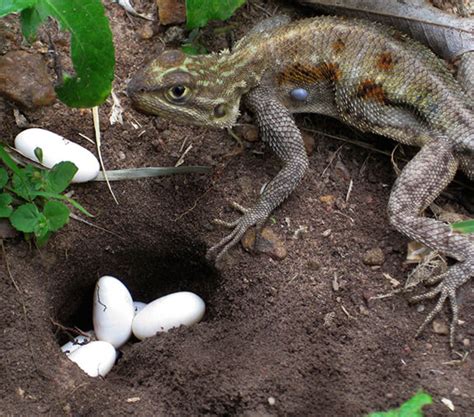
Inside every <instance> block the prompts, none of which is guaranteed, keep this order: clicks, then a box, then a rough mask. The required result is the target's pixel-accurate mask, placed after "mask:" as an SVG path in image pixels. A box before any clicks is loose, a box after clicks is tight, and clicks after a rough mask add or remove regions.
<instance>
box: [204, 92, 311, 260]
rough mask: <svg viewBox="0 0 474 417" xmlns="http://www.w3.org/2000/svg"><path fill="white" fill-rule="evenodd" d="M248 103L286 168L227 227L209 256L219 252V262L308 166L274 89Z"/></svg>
mask: <svg viewBox="0 0 474 417" xmlns="http://www.w3.org/2000/svg"><path fill="white" fill-rule="evenodd" d="M245 102H246V104H247V106H248V108H249V109H250V110H251V111H252V112H254V113H255V115H256V119H257V125H258V127H259V129H260V134H261V136H262V140H263V141H264V142H266V143H268V145H269V146H270V148H271V149H272V150H273V151H274V152H275V154H276V155H277V156H278V157H279V158H280V159H281V161H282V162H283V168H282V169H281V170H280V172H278V174H277V175H276V176H275V178H273V179H272V180H271V181H270V182H269V183H268V184H267V186H266V187H265V190H264V191H263V193H262V195H261V196H260V198H259V200H258V201H257V204H256V205H255V206H254V207H253V208H251V209H250V210H246V211H245V212H244V214H243V215H242V217H240V218H239V219H238V220H236V221H235V222H233V223H229V224H228V225H229V226H231V227H233V230H232V232H231V233H230V234H229V235H227V236H226V237H225V238H224V239H222V240H221V241H220V242H219V243H218V244H217V245H215V246H213V247H212V248H210V249H209V252H208V255H209V256H211V257H212V256H213V255H214V253H217V256H216V262H218V261H219V260H220V259H221V258H222V256H223V255H224V254H225V253H226V252H227V251H228V250H229V249H230V248H232V247H233V246H234V245H236V244H237V243H238V242H239V240H240V239H241V238H242V236H243V235H244V233H245V232H246V231H247V229H248V228H250V227H251V226H253V225H257V227H258V228H260V227H261V226H262V225H263V223H264V222H265V220H266V219H267V218H268V216H269V215H270V213H271V212H272V211H273V210H274V209H275V208H276V207H278V206H279V205H280V204H281V203H282V202H283V200H285V199H286V198H287V197H288V196H289V195H290V194H291V192H292V191H293V190H294V189H295V187H296V186H297V185H298V183H299V182H300V181H301V178H302V177H303V175H304V172H305V171H306V168H307V167H308V157H307V155H306V151H305V149H304V145H303V140H302V138H301V132H300V131H299V130H298V128H297V127H296V124H295V122H294V120H293V117H292V116H291V114H290V112H289V111H288V110H287V109H286V107H284V106H283V105H282V104H281V103H280V102H279V101H278V100H277V99H276V98H275V97H273V95H272V92H271V90H269V89H267V88H264V87H257V88H255V89H254V90H252V91H250V92H249V93H248V94H247V95H246V96H245Z"/></svg>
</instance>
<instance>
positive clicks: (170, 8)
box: [156, 0, 186, 25]
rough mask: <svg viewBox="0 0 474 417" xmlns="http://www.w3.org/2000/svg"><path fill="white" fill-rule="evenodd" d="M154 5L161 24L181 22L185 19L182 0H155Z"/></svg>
mask: <svg viewBox="0 0 474 417" xmlns="http://www.w3.org/2000/svg"><path fill="white" fill-rule="evenodd" d="M156 5H157V7H158V16H159V18H160V23H161V24H162V25H171V24H173V23H183V22H184V21H185V20H186V8H185V1H184V0H156Z"/></svg>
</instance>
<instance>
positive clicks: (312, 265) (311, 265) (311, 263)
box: [306, 259, 321, 271]
mask: <svg viewBox="0 0 474 417" xmlns="http://www.w3.org/2000/svg"><path fill="white" fill-rule="evenodd" d="M306 266H307V267H308V269H311V270H312V271H317V270H318V269H319V268H321V263H320V262H319V261H318V260H317V259H310V260H309V261H308V263H307V264H306Z"/></svg>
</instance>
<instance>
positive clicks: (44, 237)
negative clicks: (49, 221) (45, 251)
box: [35, 230, 51, 248]
mask: <svg viewBox="0 0 474 417" xmlns="http://www.w3.org/2000/svg"><path fill="white" fill-rule="evenodd" d="M50 236H51V232H50V231H48V230H45V231H44V232H43V233H42V234H41V235H40V236H37V235H35V237H36V245H37V246H38V247H39V248H42V247H43V246H44V245H46V243H47V242H48V239H49V237H50Z"/></svg>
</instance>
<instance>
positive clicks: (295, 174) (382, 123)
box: [128, 17, 474, 345]
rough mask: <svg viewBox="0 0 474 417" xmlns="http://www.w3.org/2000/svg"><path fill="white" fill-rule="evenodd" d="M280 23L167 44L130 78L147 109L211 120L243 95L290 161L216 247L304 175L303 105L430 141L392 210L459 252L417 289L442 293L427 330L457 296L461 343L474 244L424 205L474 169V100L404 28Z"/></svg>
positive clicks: (219, 120) (229, 115) (428, 239)
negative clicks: (207, 42) (204, 48)
mask: <svg viewBox="0 0 474 417" xmlns="http://www.w3.org/2000/svg"><path fill="white" fill-rule="evenodd" d="M270 26H271V25H261V26H259V27H258V28H256V29H255V30H253V31H251V32H250V33H249V35H248V36H246V37H244V38H243V39H242V40H241V41H239V42H238V43H237V45H236V46H235V48H234V50H233V51H232V52H230V51H227V50H225V51H222V52H220V53H218V54H211V55H206V56H194V57H187V56H185V55H184V54H182V53H181V52H178V51H168V52H165V53H163V54H162V55H161V56H159V57H158V58H157V59H155V60H154V61H152V62H151V63H150V64H149V65H148V66H146V67H145V68H143V69H142V70H141V71H140V72H138V73H137V74H136V75H135V76H134V78H133V79H132V81H131V82H130V84H129V88H128V92H129V95H130V97H131V99H132V101H133V103H134V105H135V106H136V107H137V108H138V109H139V110H141V111H144V112H148V113H151V114H156V115H161V116H164V117H168V118H170V119H173V120H175V121H177V122H184V123H191V124H198V125H205V126H210V127H219V128H222V127H231V126H232V125H233V124H234V123H235V122H236V119H237V117H238V115H239V106H240V101H241V98H242V97H243V98H244V101H245V102H246V104H247V106H248V108H249V109H250V110H251V111H252V112H254V113H255V115H256V119H257V124H258V125H259V128H260V132H261V136H262V139H263V140H264V141H265V142H266V143H267V144H268V145H269V146H270V147H271V148H272V150H273V151H274V152H275V153H276V154H277V156H278V157H279V158H280V159H281V161H282V163H283V167H282V169H281V170H280V172H279V173H278V174H277V175H276V177H275V178H274V179H273V180H272V181H271V182H270V183H269V184H268V185H267V186H266V188H265V190H264V192H263V193H262V195H261V196H260V199H259V200H258V202H257V204H256V205H255V206H254V207H253V208H251V209H249V210H245V212H244V213H243V215H242V217H240V218H239V219H237V220H236V221H234V222H231V223H227V225H228V226H230V227H232V232H231V233H230V234H229V235H227V236H226V237H225V238H224V239H223V240H222V241H221V242H219V243H218V244H217V245H215V246H214V247H213V248H211V249H210V253H211V254H217V260H218V259H220V258H221V257H222V256H223V255H224V254H225V253H226V252H227V251H228V250H229V249H230V248H231V247H232V246H234V245H235V244H237V243H238V241H239V240H240V239H241V237H242V236H243V234H244V233H245V231H246V230H247V229H248V228H249V227H251V226H252V225H257V226H258V227H261V225H262V224H263V223H264V222H265V220H266V219H267V218H268V216H269V215H270V213H271V212H272V211H273V210H274V209H275V208H276V207H277V206H278V205H279V204H281V202H282V201H283V200H284V199H285V198H286V197H287V196H288V195H289V194H290V193H291V192H292V191H293V190H294V189H295V188H296V186H297V185H298V183H299V182H300V181H301V179H302V177H303V175H304V172H305V170H306V168H307V165H308V159H307V156H306V154H305V151H304V147H303V144H302V139H301V133H300V131H299V130H298V128H297V126H296V125H295V123H294V120H293V118H292V116H291V113H303V112H306V113H319V114H323V115H327V116H331V117H335V118H337V119H339V120H341V121H343V122H345V123H347V124H349V125H351V126H354V127H356V128H358V129H359V130H361V131H364V132H373V133H377V134H380V135H383V136H387V137H389V138H391V139H394V140H396V141H398V142H401V143H405V144H409V145H414V146H417V147H420V148H421V150H420V151H419V152H418V154H417V155H416V156H415V157H414V158H413V159H412V160H411V161H410V162H409V163H408V164H407V166H406V167H405V168H404V170H403V172H402V174H401V175H400V176H399V178H398V179H397V181H396V182H395V185H394V187H393V190H392V193H391V196H390V200H389V204H388V215H389V220H390V222H391V224H392V225H393V226H394V227H395V228H396V229H398V230H399V231H400V232H402V233H404V234H405V235H406V236H408V237H409V238H411V239H414V240H417V241H420V242H422V243H424V244H425V245H427V246H429V247H431V248H433V249H436V250H439V251H441V252H443V253H445V254H446V255H448V256H450V257H452V258H454V259H455V260H457V263H456V264H454V265H453V266H451V267H450V268H449V270H448V271H447V272H446V273H445V274H443V275H440V276H438V277H434V278H433V279H432V281H433V282H435V281H437V282H439V284H438V286H437V287H435V289H433V290H432V291H430V292H428V293H426V294H423V295H421V296H418V297H415V298H414V299H415V300H421V299H424V298H432V297H434V296H436V295H439V297H440V298H439V300H438V303H437V304H436V306H435V308H434V310H433V311H432V312H431V313H430V314H429V315H428V317H427V319H426V320H425V322H424V323H423V325H422V326H421V328H420V329H419V332H420V331H421V330H422V329H423V328H424V326H426V324H427V323H429V321H431V320H432V318H433V317H434V315H435V314H437V313H438V312H439V311H440V310H441V308H442V306H443V304H444V302H445V301H446V300H447V299H449V302H450V305H451V307H452V310H453V321H452V324H451V339H450V341H451V345H453V343H454V331H455V325H456V323H457V318H458V310H459V308H458V304H457V302H456V290H457V288H459V287H460V286H461V285H463V284H464V283H466V282H467V281H468V280H470V278H471V277H473V276H474V243H473V242H472V241H471V240H469V239H468V238H467V236H466V235H461V234H456V233H454V232H453V231H452V229H451V227H450V226H449V225H447V224H445V223H443V222H440V221H437V220H435V219H430V218H425V217H423V216H422V213H423V211H424V210H425V209H426V208H427V207H428V205H429V204H430V203H431V202H432V201H433V200H434V199H435V198H436V197H437V196H438V195H439V194H440V193H441V191H442V190H443V189H444V188H445V187H446V186H447V185H448V183H449V182H450V181H451V180H452V179H453V177H454V175H455V173H456V171H457V170H458V169H460V170H461V171H463V172H464V173H465V174H466V175H467V176H468V177H469V178H470V179H471V180H472V179H474V116H473V107H474V106H473V103H472V99H471V98H469V97H468V96H467V95H466V94H465V93H464V92H463V90H462V88H461V86H460V85H459V84H458V83H457V81H456V80H455V79H454V78H453V76H452V75H451V74H450V73H449V71H448V70H447V68H446V65H445V63H444V62H443V61H441V60H440V59H438V58H437V57H436V56H435V55H434V54H433V53H432V52H431V51H429V50H428V49H427V48H425V47H423V46H422V45H420V44H418V43H417V42H415V41H413V40H411V39H410V38H409V37H407V36H406V35H403V34H401V33H399V32H397V31H396V30H394V29H392V28H389V27H386V26H383V25H378V24H374V23H373V22H370V23H369V22H365V21H362V20H352V19H345V18H335V17H318V18H313V19H306V20H301V21H296V22H292V23H285V22H284V21H279V22H278V24H276V25H275V27H273V28H269V27H270ZM296 90H298V91H299V92H298V93H297V94H295V93H294V92H295V91H296ZM292 92H293V93H292ZM419 332H418V333H419Z"/></svg>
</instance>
